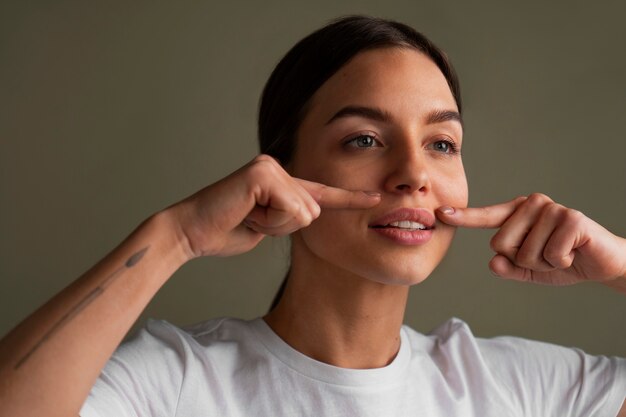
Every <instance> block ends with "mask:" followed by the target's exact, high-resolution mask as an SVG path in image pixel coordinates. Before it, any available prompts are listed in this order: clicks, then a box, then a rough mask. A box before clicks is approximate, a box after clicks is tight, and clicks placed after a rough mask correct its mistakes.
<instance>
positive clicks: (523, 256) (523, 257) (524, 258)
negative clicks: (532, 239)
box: [515, 246, 540, 268]
mask: <svg viewBox="0 0 626 417" xmlns="http://www.w3.org/2000/svg"><path fill="white" fill-rule="evenodd" d="M539 261H540V260H539V259H537V257H536V256H535V255H534V254H533V253H532V252H531V251H530V250H528V249H527V248H526V247H525V246H522V247H521V248H520V250H519V251H518V252H517V253H516V254H515V263H516V264H517V265H518V266H521V267H522V268H532V267H533V265H536V264H537V263H539Z"/></svg>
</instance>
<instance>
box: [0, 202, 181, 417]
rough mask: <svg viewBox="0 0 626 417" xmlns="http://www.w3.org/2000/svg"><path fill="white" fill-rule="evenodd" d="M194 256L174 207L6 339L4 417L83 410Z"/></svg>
mask: <svg viewBox="0 0 626 417" xmlns="http://www.w3.org/2000/svg"><path fill="white" fill-rule="evenodd" d="M186 259H187V254H186V252H185V250H183V247H182V245H181V243H180V239H179V236H178V235H177V233H176V228H175V227H173V223H172V221H171V219H170V216H169V215H168V213H167V212H163V213H161V214H158V215H155V216H153V217H151V218H150V219H148V220H147V221H146V222H144V223H143V224H142V225H140V226H139V227H138V228H137V229H136V230H135V231H134V232H133V233H132V234H131V235H130V236H129V237H128V238H127V239H126V240H125V241H124V242H123V243H122V244H120V245H119V246H118V247H117V248H116V249H115V250H113V251H112V252H111V253H110V254H109V255H107V256H106V257H105V258H104V259H103V260H101V261H100V262H99V263H98V264H97V265H95V266H94V267H93V268H92V269H91V270H89V271H88V272H86V273H85V274H84V275H83V276H82V277H80V278H79V279H78V280H76V281H75V282H73V283H72V284H71V285H70V286H68V287H67V288H66V289H64V290H63V291H62V292H61V293H59V294H58V295H57V296H55V297H54V298H53V299H52V300H50V301H49V302H48V303H46V304H45V305H44V306H42V307H41V308H40V309H39V310H37V311H36V312H34V313H33V314H32V315H31V316H30V317H28V318H27V319H26V320H24V321H23V322H22V323H20V324H19V325H18V326H17V327H16V328H15V329H13V330H12V331H11V332H10V333H9V334H7V335H6V336H5V337H4V338H3V339H2V341H0V404H2V407H1V408H0V416H2V417H4V416H17V415H19V416H31V415H32V416H41V415H46V416H57V415H58V416H61V415H63V416H67V415H77V414H78V410H79V409H80V407H81V405H82V403H83V402H84V400H85V398H86V397H87V395H88V393H89V390H90V389H91V386H92V385H93V383H94V381H95V380H96V378H97V377H98V374H99V373H100V370H101V369H102V367H103V366H104V364H105V363H106V361H107V360H108V358H109V357H110V356H111V354H112V353H113V351H114V350H115V348H116V347H117V346H118V344H119V343H120V341H121V340H122V338H123V337H124V335H125V334H126V332H127V331H128V330H129V329H130V327H131V326H132V324H133V323H134V321H135V320H136V319H137V317H138V316H139V314H140V313H141V311H142V310H143V309H144V307H145V306H146V305H147V304H148V302H149V301H150V300H151V299H152V297H153V296H154V294H155V293H156V292H157V291H158V290H159V288H160V287H161V286H162V285H163V284H164V283H165V282H166V281H167V279H168V278H169V277H170V276H171V275H172V274H173V273H174V271H176V269H178V268H179V267H180V265H182V264H183V263H184V262H185V261H186Z"/></svg>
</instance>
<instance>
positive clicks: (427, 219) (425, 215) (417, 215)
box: [369, 207, 435, 229]
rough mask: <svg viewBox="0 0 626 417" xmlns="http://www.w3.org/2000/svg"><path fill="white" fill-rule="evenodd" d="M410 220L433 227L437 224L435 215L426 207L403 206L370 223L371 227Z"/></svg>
mask: <svg viewBox="0 0 626 417" xmlns="http://www.w3.org/2000/svg"><path fill="white" fill-rule="evenodd" d="M402 220H408V221H412V222H417V223H421V224H423V225H424V226H426V227H427V228H429V229H431V228H432V227H433V226H434V225H435V215H434V214H433V213H432V212H431V211H430V210H427V209H425V208H413V207H403V208H398V209H395V210H392V211H390V212H388V213H386V214H384V215H382V216H381V217H379V218H377V219H376V220H374V221H373V222H371V223H370V224H369V227H376V226H387V225H388V224H389V223H392V222H397V221H402Z"/></svg>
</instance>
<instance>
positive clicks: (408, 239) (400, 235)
mask: <svg viewBox="0 0 626 417" xmlns="http://www.w3.org/2000/svg"><path fill="white" fill-rule="evenodd" d="M371 229H372V230H373V231H375V232H376V233H378V234H381V235H383V236H384V237H386V238H388V239H390V240H392V241H394V242H396V243H399V244H400V245H423V244H424V243H426V242H428V241H429V240H430V238H431V237H432V235H433V229H428V230H406V229H400V228H395V227H373V228H371Z"/></svg>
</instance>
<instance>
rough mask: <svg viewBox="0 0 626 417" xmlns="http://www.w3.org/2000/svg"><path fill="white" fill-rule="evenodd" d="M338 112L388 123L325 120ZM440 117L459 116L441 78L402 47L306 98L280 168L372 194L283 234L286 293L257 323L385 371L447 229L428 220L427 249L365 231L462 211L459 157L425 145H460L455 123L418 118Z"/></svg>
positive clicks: (338, 360) (299, 343)
mask: <svg viewBox="0 0 626 417" xmlns="http://www.w3.org/2000/svg"><path fill="white" fill-rule="evenodd" d="M346 106H367V107H371V108H376V109H380V110H381V111H383V112H386V113H388V114H389V120H385V121H380V120H374V119H372V118H369V117H365V116H362V115H350V116H347V117H341V118H338V119H336V120H334V121H333V122H331V123H328V121H329V120H330V119H331V118H332V117H333V115H334V114H336V113H337V112H338V111H340V110H341V109H342V108H344V107H346ZM447 110H449V111H455V112H456V111H457V110H458V109H457V106H456V103H455V101H454V98H453V96H452V94H451V92H450V89H449V87H448V85H447V83H446V80H445V78H444V77H443V75H442V73H441V71H439V69H438V68H437V66H436V65H435V64H434V63H433V62H432V61H431V60H430V59H428V58H427V57H426V56H424V55H423V54H420V53H417V52H415V51H413V50H403V49H384V50H374V51H370V52H365V53H362V54H359V55H358V56H356V57H355V58H354V59H353V60H352V61H350V62H349V63H348V64H347V65H345V66H344V67H343V68H342V69H341V70H340V71H339V72H337V73H336V74H335V75H333V76H332V77H331V78H330V79H329V80H328V81H327V82H326V83H325V84H324V85H323V86H322V87H321V88H320V89H319V90H318V91H317V92H316V93H315V95H314V96H313V98H312V101H311V106H310V110H309V112H308V113H307V115H306V117H305V118H304V120H303V122H302V125H301V126H300V129H299V131H298V140H297V147H296V151H295V155H294V158H293V160H292V162H291V164H290V165H289V167H288V169H289V171H290V173H292V174H293V175H294V176H296V177H299V178H305V179H307V180H311V181H316V182H321V183H324V184H329V185H332V186H336V187H340V188H345V189H362V190H372V191H377V192H380V193H381V196H382V197H381V201H380V204H378V205H377V206H375V207H373V208H371V209H367V210H359V211H354V210H326V211H323V212H322V213H321V215H320V217H319V218H318V219H317V220H316V221H315V222H314V223H313V224H311V226H309V227H307V228H305V229H301V230H299V231H298V232H296V233H294V234H293V235H292V268H291V274H290V277H289V280H288V286H287V288H286V291H285V296H284V297H283V299H282V302H281V303H280V304H279V306H278V308H277V309H275V310H274V311H273V312H272V313H271V314H270V315H268V316H267V317H266V320H267V322H268V323H269V324H270V326H272V327H273V329H274V330H275V331H276V332H277V333H278V334H279V335H280V336H281V337H282V338H283V339H284V340H286V341H287V342H288V343H290V344H291V345H292V346H294V347H295V348H296V349H298V350H300V351H302V352H304V353H306V354H307V355H309V356H312V357H314V358H316V359H318V360H321V361H324V362H328V363H332V364H334V365H338V366H345V367H353V368H373V367H380V366H384V365H385V364H387V363H389V361H390V360H391V359H392V358H393V356H395V353H396V352H397V349H398V334H399V329H400V326H401V325H402V318H403V315H404V307H405V304H406V299H407V295H408V288H409V286H410V285H413V284H417V283H419V282H421V281H422V280H424V279H425V278H426V277H427V276H428V275H429V274H430V273H431V272H432V270H433V269H434V268H435V267H436V266H437V264H438V263H439V262H440V261H441V259H442V258H443V256H444V254H445V252H446V250H447V249H448V247H449V246H450V243H451V241H452V238H453V235H454V228H453V227H450V226H449V225H446V224H444V223H438V224H437V225H436V230H435V232H434V233H433V237H432V239H431V240H430V241H429V242H428V244H427V245H421V246H406V245H398V244H396V243H395V242H392V241H390V240H389V239H388V238H385V237H382V236H380V235H379V234H378V233H376V232H375V231H373V230H372V229H371V228H369V227H368V224H370V223H371V222H373V221H375V220H376V219H377V218H379V217H381V216H382V215H383V214H385V213H388V212H389V211H391V210H392V209H397V208H402V207H421V208H424V209H426V210H428V211H429V212H431V213H433V212H434V211H435V209H436V208H437V207H440V206H442V205H453V206H459V207H464V206H466V205H467V182H466V179H465V173H464V169H463V164H462V162H461V158H460V155H459V154H451V153H444V152H441V151H439V150H436V148H435V146H436V145H440V142H441V141H442V140H448V141H453V142H454V143H455V145H456V146H457V147H458V148H460V146H461V142H462V133H463V132H462V127H461V123H460V122H459V121H445V122H443V123H427V116H428V115H429V114H431V113H432V112H434V111H447ZM364 133H365V134H368V135H370V136H371V137H374V138H375V140H376V142H377V143H376V144H375V146H372V147H368V148H359V147H357V146H355V144H354V143H353V142H349V141H350V140H351V139H352V138H354V137H357V136H358V135H359V134H364ZM333 236H341V239H336V238H333ZM305 324H306V325H305ZM303 326H305V327H303ZM302 328H307V329H308V330H307V332H302V331H301V329H302Z"/></svg>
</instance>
